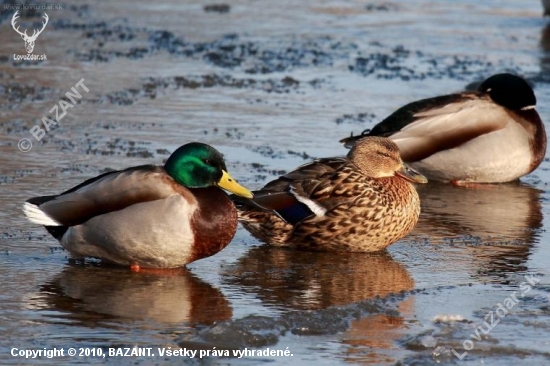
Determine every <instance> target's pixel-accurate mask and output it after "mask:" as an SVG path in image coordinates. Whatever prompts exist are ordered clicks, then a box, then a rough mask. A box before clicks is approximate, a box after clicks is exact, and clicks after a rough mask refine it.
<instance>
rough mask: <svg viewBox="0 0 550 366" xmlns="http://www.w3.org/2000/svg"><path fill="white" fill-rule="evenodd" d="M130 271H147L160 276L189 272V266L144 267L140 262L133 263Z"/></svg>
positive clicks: (146, 272)
mask: <svg viewBox="0 0 550 366" xmlns="http://www.w3.org/2000/svg"><path fill="white" fill-rule="evenodd" d="M130 271H132V272H136V273H138V272H139V273H145V274H154V275H160V276H179V275H182V274H183V273H186V272H188V270H187V268H185V267H179V268H143V267H140V266H139V265H138V264H131V265H130Z"/></svg>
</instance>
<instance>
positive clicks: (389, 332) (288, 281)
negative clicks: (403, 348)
mask: <svg viewBox="0 0 550 366" xmlns="http://www.w3.org/2000/svg"><path fill="white" fill-rule="evenodd" d="M224 278H225V280H224V281H225V282H226V283H228V284H231V285H235V286H238V287H239V288H240V289H242V290H243V291H246V292H248V293H254V294H256V296H257V297H258V298H259V299H261V300H262V301H263V302H264V304H267V305H271V306H273V307H278V308H283V309H284V310H306V311H315V310H320V309H326V308H329V307H338V306H346V305H351V306H352V304H353V303H360V302H363V301H368V300H372V299H374V298H376V297H380V298H385V297H387V296H388V295H390V294H395V293H399V292H401V291H409V290H412V289H413V288H414V286H415V283H414V280H413V278H412V276H411V275H410V274H409V272H408V271H407V269H406V267H405V266H403V265H402V264H401V263H399V262H397V261H395V260H394V259H393V258H392V256H391V255H390V254H389V253H388V252H386V251H383V252H377V253H349V252H339V253H329V252H310V251H300V250H292V249H286V248H275V247H268V246H261V247H257V248H253V249H251V250H250V251H249V252H248V253H247V254H246V255H244V256H243V257H242V258H240V259H239V261H238V262H237V263H236V264H234V265H232V266H228V267H227V268H226V269H225V271H224ZM414 304H415V302H414V296H406V297H405V299H404V300H403V301H400V302H398V303H397V304H396V305H397V309H398V312H399V313H395V314H391V315H390V314H389V313H388V314H386V313H382V314H370V315H365V316H362V317H359V318H356V319H353V320H351V321H350V324H349V328H348V329H347V331H345V332H344V333H342V334H341V339H342V343H343V344H344V345H345V347H346V348H348V349H349V350H348V353H349V354H350V357H352V358H354V357H355V355H353V353H354V349H356V347H360V348H362V349H363V350H365V347H367V349H368V350H369V354H370V356H369V357H370V361H371V362H372V361H373V360H374V363H377V362H376V361H377V360H378V361H382V360H384V359H387V357H391V356H390V355H389V353H388V352H390V353H391V349H392V348H394V345H395V341H396V340H397V339H399V338H400V337H402V336H403V331H404V329H405V326H406V324H405V319H408V318H411V317H412V316H413V313H414V306H415V305H414Z"/></svg>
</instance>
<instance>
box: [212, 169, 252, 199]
mask: <svg viewBox="0 0 550 366" xmlns="http://www.w3.org/2000/svg"><path fill="white" fill-rule="evenodd" d="M222 172H223V174H222V178H221V179H220V181H219V182H218V186H219V187H221V188H223V189H225V190H227V191H229V192H231V193H235V194H236V195H237V196H242V197H246V198H253V197H254V195H253V194H252V192H250V191H249V190H248V189H246V188H245V187H243V186H241V185H240V184H239V183H237V181H236V180H235V179H233V178H232V177H231V176H230V175H229V173H228V172H226V171H225V170H222Z"/></svg>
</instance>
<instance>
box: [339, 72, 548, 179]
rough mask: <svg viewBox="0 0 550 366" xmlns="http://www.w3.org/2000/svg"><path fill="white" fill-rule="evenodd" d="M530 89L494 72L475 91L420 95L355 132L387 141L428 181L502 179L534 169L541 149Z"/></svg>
mask: <svg viewBox="0 0 550 366" xmlns="http://www.w3.org/2000/svg"><path fill="white" fill-rule="evenodd" d="M535 104H536V98H535V94H534V92H533V89H532V88H531V87H530V86H529V84H527V82H526V81H525V80H523V79H522V78H520V77H518V76H515V75H512V74H497V75H493V76H491V77H489V78H488V79H486V80H485V81H483V82H482V83H481V85H480V86H479V88H478V90H477V91H466V92H462V93H458V94H450V95H443V96H440V97H435V98H430V99H423V100H419V101H416V102H413V103H410V104H407V105H406V106H404V107H401V108H399V109H398V110H397V111H395V112H394V113H393V114H392V115H390V116H389V117H387V118H386V119H385V120H383V121H382V122H380V123H379V124H377V125H376V126H374V128H373V129H372V130H370V131H369V130H366V131H364V132H363V133H362V134H361V135H359V136H351V137H348V138H345V139H343V140H341V142H344V143H345V145H346V146H347V147H350V146H351V145H353V143H354V142H355V141H357V140H360V139H361V138H363V137H364V136H385V137H389V138H390V139H392V140H393V141H394V142H395V143H396V144H397V146H399V150H400V153H401V157H402V159H403V161H404V162H405V163H407V164H409V165H410V166H411V167H413V168H414V169H416V170H418V171H419V172H421V173H422V174H424V175H425V176H426V177H427V178H428V179H430V180H436V181H442V182H453V183H457V184H461V183H501V182H509V181H512V180H516V179H518V178H519V177H521V176H523V175H525V174H528V173H530V172H532V171H533V170H535V169H536V168H537V167H538V166H539V164H540V163H541V162H542V160H543V159H544V154H545V153H546V132H545V130H544V125H543V123H542V121H541V119H540V117H539V115H538V113H537V111H536V110H535Z"/></svg>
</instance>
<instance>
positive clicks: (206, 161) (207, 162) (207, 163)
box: [203, 159, 211, 165]
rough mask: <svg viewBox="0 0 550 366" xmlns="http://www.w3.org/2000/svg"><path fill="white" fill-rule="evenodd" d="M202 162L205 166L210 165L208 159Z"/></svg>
mask: <svg viewBox="0 0 550 366" xmlns="http://www.w3.org/2000/svg"><path fill="white" fill-rule="evenodd" d="M203 162H204V163H205V164H206V165H210V163H211V161H210V159H204V160H203Z"/></svg>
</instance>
